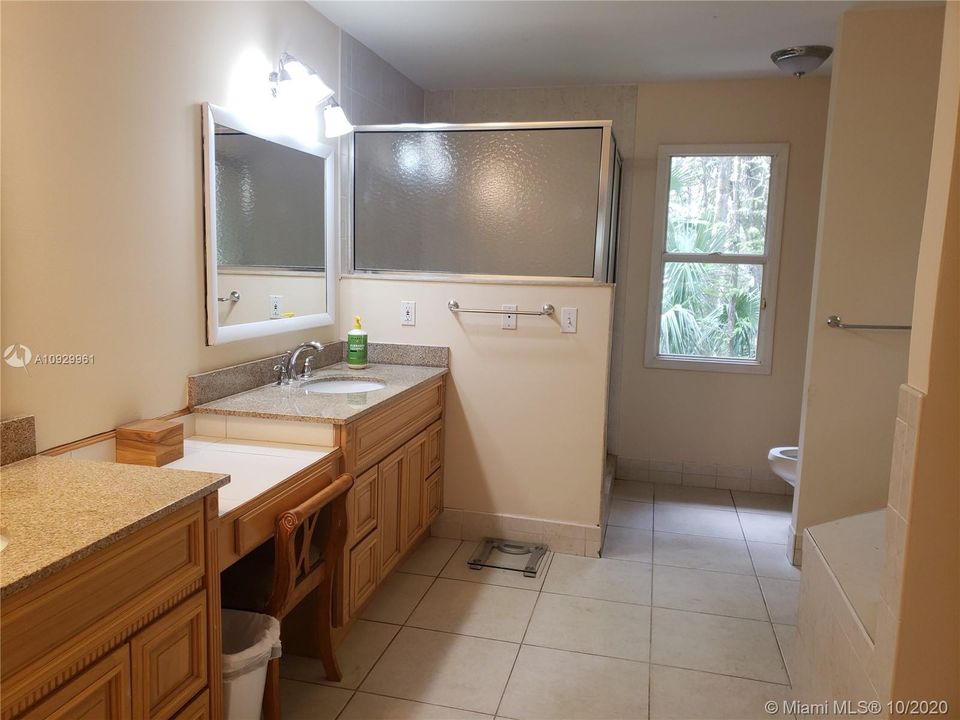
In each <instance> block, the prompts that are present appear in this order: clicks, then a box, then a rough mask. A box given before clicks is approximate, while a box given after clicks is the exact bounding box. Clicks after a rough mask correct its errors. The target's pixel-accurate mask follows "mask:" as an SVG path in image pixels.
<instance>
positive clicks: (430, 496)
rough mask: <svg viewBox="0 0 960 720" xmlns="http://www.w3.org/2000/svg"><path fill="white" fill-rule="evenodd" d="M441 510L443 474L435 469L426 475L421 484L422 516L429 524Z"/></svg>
mask: <svg viewBox="0 0 960 720" xmlns="http://www.w3.org/2000/svg"><path fill="white" fill-rule="evenodd" d="M441 510H443V475H442V474H441V472H440V470H437V471H436V472H435V473H433V475H431V476H430V477H428V478H427V479H426V481H425V482H424V486H423V518H424V522H425V523H426V524H427V526H428V527H429V526H430V523H432V522H433V521H434V520H435V519H436V517H437V515H439V514H440V511H441Z"/></svg>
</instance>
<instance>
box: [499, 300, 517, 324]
mask: <svg viewBox="0 0 960 720" xmlns="http://www.w3.org/2000/svg"><path fill="white" fill-rule="evenodd" d="M500 309H501V310H503V315H501V316H500V317H501V318H502V319H503V321H502V323H501V325H500V327H502V328H503V329H504V330H516V329H517V315H516V313H517V306H516V305H501V306H500Z"/></svg>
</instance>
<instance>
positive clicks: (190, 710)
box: [177, 691, 210, 720]
mask: <svg viewBox="0 0 960 720" xmlns="http://www.w3.org/2000/svg"><path fill="white" fill-rule="evenodd" d="M177 720H210V693H209V692H206V691H205V692H203V693H202V694H201V695H199V696H197V698H196V699H195V700H194V701H193V702H192V703H190V704H189V705H187V706H186V707H185V708H184V709H183V710H181V711H180V712H179V713H178V714H177Z"/></svg>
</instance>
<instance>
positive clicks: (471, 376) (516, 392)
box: [340, 277, 613, 524]
mask: <svg viewBox="0 0 960 720" xmlns="http://www.w3.org/2000/svg"><path fill="white" fill-rule="evenodd" d="M612 295H613V291H612V289H611V288H610V287H609V286H600V285H595V286H581V287H576V286H555V285H488V284H480V283H448V282H409V281H396V280H372V279H363V278H356V277H354V278H351V277H344V278H343V279H342V280H341V284H340V308H341V310H340V312H341V318H340V321H341V326H345V324H346V323H347V321H348V320H350V319H351V318H352V316H353V315H360V316H362V317H363V326H364V328H365V329H366V330H367V331H368V332H369V333H370V341H371V342H394V343H414V344H422V345H447V346H449V347H450V378H449V384H448V386H447V387H448V391H449V392H448V395H447V410H446V412H447V414H446V418H447V419H446V446H445V456H444V506H445V507H447V508H458V509H463V510H471V511H475V512H488V513H505V514H509V515H522V516H527V517H535V518H540V519H545V520H560V521H566V522H576V523H583V524H594V523H596V522H597V520H598V517H599V513H600V486H601V479H602V474H603V460H604V428H605V421H606V411H607V408H606V387H607V380H608V362H609V357H610V323H611V301H612ZM452 298H455V299H457V300H458V301H459V302H460V304H461V306H463V307H481V308H482V307H499V306H500V305H502V304H504V303H516V304H517V305H518V306H519V307H520V308H521V309H523V308H536V307H539V306H541V305H543V304H544V303H547V302H549V303H552V304H553V305H554V306H555V307H557V308H558V309H559V308H561V307H576V308H579V318H578V332H577V333H576V334H561V332H560V327H559V324H558V319H557V318H556V317H554V318H538V317H520V318H518V323H517V329H516V330H502V329H501V328H500V316H498V315H459V316H457V315H454V314H452V313H451V312H450V311H449V310H448V309H447V302H448V301H449V300H450V299H452ZM401 300H414V301H416V303H417V324H416V326H414V327H403V326H401V325H400V301H401Z"/></svg>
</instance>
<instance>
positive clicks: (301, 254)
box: [213, 122, 328, 326]
mask: <svg viewBox="0 0 960 720" xmlns="http://www.w3.org/2000/svg"><path fill="white" fill-rule="evenodd" d="M213 150H214V152H213V155H214V180H215V182H214V186H215V187H214V189H215V198H214V203H215V208H214V210H215V213H216V225H215V227H216V260H217V280H218V282H217V286H218V293H217V294H218V298H217V304H218V306H219V307H218V320H219V324H220V325H221V326H226V325H238V324H245V323H253V322H259V321H263V320H279V319H284V318H291V317H302V316H305V315H314V314H318V313H324V312H326V310H327V302H326V283H325V270H326V260H325V257H326V247H325V243H324V237H325V232H326V219H325V217H324V208H325V202H324V196H325V192H326V191H327V190H328V188H326V187H325V175H326V168H325V163H326V162H328V159H326V158H323V157H319V156H317V155H314V154H311V153H309V152H304V151H301V150H297V149H295V148H292V147H288V146H286V145H282V144H279V143H275V142H271V141H269V140H265V139H263V138H260V137H257V136H255V135H250V134H248V133H245V132H242V131H241V130H238V129H236V128H232V127H229V126H227V125H225V124H223V123H221V122H217V123H216V124H215V133H214V147H213Z"/></svg>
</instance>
